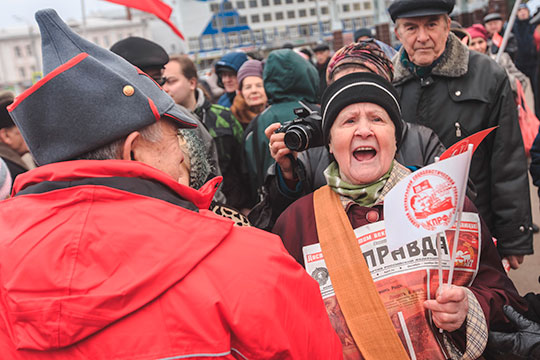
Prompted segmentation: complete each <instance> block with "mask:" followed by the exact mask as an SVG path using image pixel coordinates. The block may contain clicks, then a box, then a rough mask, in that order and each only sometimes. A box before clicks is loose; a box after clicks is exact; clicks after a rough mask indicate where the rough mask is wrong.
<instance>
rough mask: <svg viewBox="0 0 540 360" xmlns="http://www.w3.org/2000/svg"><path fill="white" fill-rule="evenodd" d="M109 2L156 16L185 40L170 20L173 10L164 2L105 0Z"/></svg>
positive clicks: (153, 0)
mask: <svg viewBox="0 0 540 360" xmlns="http://www.w3.org/2000/svg"><path fill="white" fill-rule="evenodd" d="M105 1H108V2H112V3H115V4H119V5H124V6H126V7H129V8H133V9H137V10H141V11H144V12H147V13H150V14H154V15H156V16H157V17H158V18H159V19H161V20H162V21H163V22H164V23H165V24H167V25H169V27H170V28H171V29H172V31H174V33H175V34H176V35H178V36H180V38H181V39H182V40H185V39H184V35H182V33H181V32H180V30H178V29H177V28H176V26H174V24H173V23H172V22H171V21H170V20H169V19H170V17H171V13H172V8H171V7H170V6H169V5H167V4H165V3H164V2H161V1H160V0H105Z"/></svg>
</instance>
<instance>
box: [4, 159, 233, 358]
mask: <svg viewBox="0 0 540 360" xmlns="http://www.w3.org/2000/svg"><path fill="white" fill-rule="evenodd" d="M89 178H90V179H93V180H96V179H98V180H99V179H108V180H111V179H120V181H125V182H127V184H128V185H127V187H129V186H132V185H133V182H135V183H136V182H137V181H141V180H142V181H145V180H150V181H147V182H146V185H148V186H146V188H148V187H152V186H153V185H152V184H157V186H158V187H159V189H162V190H160V191H165V192H166V193H168V194H173V195H174V193H176V195H178V197H180V198H182V199H185V200H188V201H189V202H191V203H193V204H198V205H206V204H207V203H208V201H209V200H211V198H212V196H213V193H214V192H215V189H216V185H219V178H218V179H217V180H213V181H211V182H209V183H208V184H207V185H205V186H204V187H203V188H202V189H201V190H199V191H196V190H194V189H191V188H188V187H185V186H182V185H180V184H178V183H176V182H175V181H174V180H173V179H172V178H170V177H168V176H167V175H166V174H164V173H162V172H160V171H158V170H156V169H154V168H152V167H149V166H146V165H144V164H142V163H138V162H135V161H117V160H110V161H109V160H106V161H74V162H64V163H54V164H50V165H46V166H42V167H39V168H36V169H34V170H31V171H29V172H27V173H25V174H23V175H22V176H20V177H19V178H17V181H16V183H15V186H14V193H15V194H16V193H18V192H19V191H22V190H23V189H26V190H25V192H23V193H22V195H19V196H15V197H14V198H11V199H9V200H6V201H4V202H2V203H1V204H0V228H2V229H4V230H7V229H8V230H7V231H4V230H2V233H1V235H0V264H1V266H0V321H4V322H5V324H6V328H7V329H8V333H9V336H10V337H11V339H12V340H13V342H14V344H15V346H16V348H17V349H32V350H41V351H44V350H49V349H60V348H64V347H67V346H70V345H73V344H75V343H76V342H78V341H81V340H83V339H85V338H86V337H88V336H91V335H92V334H95V333H97V332H99V331H100V330H102V329H103V328H105V327H107V326H108V325H111V324H112V323H113V322H115V321H117V320H119V319H121V318H123V317H126V316H129V315H130V314H131V313H133V312H135V311H137V310H139V309H141V308H143V307H144V306H145V305H147V304H149V303H150V302H152V301H154V300H156V299H157V298H158V297H159V296H160V295H161V294H163V293H164V292H165V291H167V289H169V288H170V287H171V286H173V285H174V284H176V283H178V282H180V281H182V279H183V278H184V277H185V276H187V275H188V274H189V273H190V272H191V271H192V270H193V269H194V268H195V267H196V266H197V264H198V263H199V262H200V261H202V260H203V259H204V258H205V257H206V256H208V255H209V254H210V253H211V252H213V251H214V250H215V249H216V248H217V247H218V246H219V245H220V243H221V242H222V241H223V240H224V239H225V238H226V237H227V235H228V234H229V233H230V231H231V230H232V225H233V224H232V222H230V221H227V220H225V219H222V218H218V217H214V216H213V215H212V214H210V213H209V211H205V210H201V211H200V213H198V212H196V211H193V210H188V209H186V208H184V207H181V206H177V205H173V204H171V203H170V202H167V201H162V200H160V199H157V198H154V197H151V196H141V195H140V194H137V193H133V192H131V191H129V190H125V189H123V190H118V189H115V188H110V187H108V186H102V185H99V184H98V185H96V184H91V185H82V186H80V185H79V186H74V185H76V183H77V181H80V180H81V179H82V180H83V181H86V180H87V179H89ZM64 182H65V183H66V186H65V187H61V188H60V189H55V190H53V191H44V192H39V193H31V194H28V193H27V192H28V191H29V190H30V187H31V186H32V185H36V186H42V185H43V184H45V186H48V185H47V184H62V183H64ZM61 186H62V185H61ZM163 189H164V190H163ZM29 209H32V210H31V211H28V210H29ZM186 255H189V256H186Z"/></svg>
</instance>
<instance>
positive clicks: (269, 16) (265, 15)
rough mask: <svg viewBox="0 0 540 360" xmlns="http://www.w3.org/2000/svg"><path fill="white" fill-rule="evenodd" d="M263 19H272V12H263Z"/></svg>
mask: <svg viewBox="0 0 540 360" xmlns="http://www.w3.org/2000/svg"><path fill="white" fill-rule="evenodd" d="M263 21H265V22H267V21H272V14H271V13H265V14H263Z"/></svg>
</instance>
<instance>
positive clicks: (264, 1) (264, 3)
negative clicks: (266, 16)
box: [261, 0, 270, 6]
mask: <svg viewBox="0 0 540 360" xmlns="http://www.w3.org/2000/svg"><path fill="white" fill-rule="evenodd" d="M261 6H270V0H261Z"/></svg>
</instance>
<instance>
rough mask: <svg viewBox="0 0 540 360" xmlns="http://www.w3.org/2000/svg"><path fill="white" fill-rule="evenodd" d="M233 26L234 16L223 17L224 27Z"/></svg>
mask: <svg viewBox="0 0 540 360" xmlns="http://www.w3.org/2000/svg"><path fill="white" fill-rule="evenodd" d="M234 25H236V23H235V18H234V16H227V17H225V26H227V27H229V26H234Z"/></svg>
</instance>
